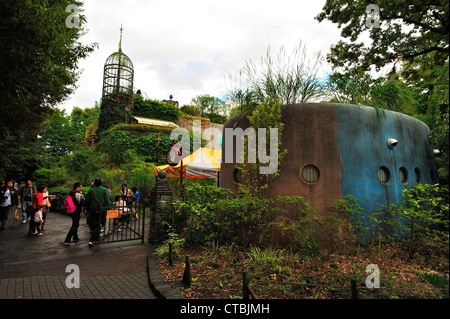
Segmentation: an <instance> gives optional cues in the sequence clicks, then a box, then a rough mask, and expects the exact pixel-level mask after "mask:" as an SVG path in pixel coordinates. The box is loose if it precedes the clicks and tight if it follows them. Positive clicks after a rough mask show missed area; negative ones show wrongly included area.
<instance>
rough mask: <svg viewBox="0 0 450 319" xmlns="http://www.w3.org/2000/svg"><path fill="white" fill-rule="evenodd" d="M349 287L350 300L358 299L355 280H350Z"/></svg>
mask: <svg viewBox="0 0 450 319" xmlns="http://www.w3.org/2000/svg"><path fill="white" fill-rule="evenodd" d="M350 286H351V289H352V299H359V293H358V282H357V281H356V279H355V278H352V279H350Z"/></svg>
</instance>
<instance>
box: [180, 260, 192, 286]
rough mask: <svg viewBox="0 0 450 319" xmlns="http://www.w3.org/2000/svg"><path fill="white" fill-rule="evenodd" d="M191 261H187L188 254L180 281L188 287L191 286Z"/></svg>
mask: <svg viewBox="0 0 450 319" xmlns="http://www.w3.org/2000/svg"><path fill="white" fill-rule="evenodd" d="M191 279H192V276H191V263H190V261H189V256H186V266H185V267H184V274H183V280H182V281H181V282H182V283H183V285H184V286H185V287H186V288H188V287H190V286H191Z"/></svg>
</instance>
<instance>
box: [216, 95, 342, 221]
mask: <svg viewBox="0 0 450 319" xmlns="http://www.w3.org/2000/svg"><path fill="white" fill-rule="evenodd" d="M281 113H282V122H283V123H284V131H283V135H282V146H281V149H285V148H287V150H288V154H287V155H286V157H285V158H284V160H283V162H282V164H281V167H280V168H281V174H280V176H278V177H277V178H276V179H275V180H273V181H272V182H271V184H270V193H271V195H273V196H276V195H299V196H303V197H305V198H306V199H307V201H308V202H309V203H310V204H312V205H313V206H314V207H315V208H316V209H317V212H318V213H319V214H321V215H326V214H327V213H328V211H329V209H330V207H331V203H332V201H333V200H334V199H340V198H342V195H341V178H342V173H341V155H340V152H339V148H338V144H337V133H338V126H337V121H336V117H335V114H334V107H333V105H332V104H317V103H302V104H295V105H285V106H282V108H281ZM248 114H249V113H245V114H241V115H238V116H236V117H234V118H232V119H230V120H229V121H228V122H227V123H226V124H225V126H224V128H229V127H241V128H243V129H245V128H247V127H248V126H249V123H248V120H247V115H248ZM222 145H226V144H225V134H224V135H223V143H222ZM225 152H226V149H225V148H223V151H222V165H221V174H220V181H219V185H220V187H224V188H228V189H231V190H233V191H237V189H238V184H236V183H235V182H234V178H233V170H234V167H235V164H233V163H225ZM233 152H235V150H233ZM306 165H314V166H316V167H317V168H318V169H319V171H320V177H319V179H318V181H317V182H316V183H314V184H308V183H306V182H303V180H302V179H301V177H300V174H301V171H302V169H303V168H304V167H305V166H306Z"/></svg>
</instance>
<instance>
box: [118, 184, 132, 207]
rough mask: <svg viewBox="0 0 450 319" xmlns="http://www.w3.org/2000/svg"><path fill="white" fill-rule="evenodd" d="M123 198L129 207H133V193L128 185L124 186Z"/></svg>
mask: <svg viewBox="0 0 450 319" xmlns="http://www.w3.org/2000/svg"><path fill="white" fill-rule="evenodd" d="M121 192H122V194H121V195H122V198H123V200H124V201H126V203H127V205H128V206H131V203H132V202H133V193H132V192H131V189H129V188H128V187H127V184H122V190H121Z"/></svg>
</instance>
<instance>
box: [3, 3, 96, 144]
mask: <svg viewBox="0 0 450 319" xmlns="http://www.w3.org/2000/svg"><path fill="white" fill-rule="evenodd" d="M69 4H75V5H77V6H78V7H79V8H80V9H81V8H82V7H83V3H82V2H81V1H73V0H62V1H41V0H27V1H24V0H20V1H12V0H6V1H1V2H0V30H1V32H0V47H1V48H2V49H1V50H0V61H2V63H1V64H0V83H1V90H0V101H2V116H1V117H0V126H1V127H2V130H1V132H0V140H3V138H4V136H5V135H8V134H11V135H12V136H14V135H17V134H20V132H21V131H23V130H26V131H27V132H33V133H37V131H38V130H39V129H40V124H41V123H42V122H43V121H44V120H45V119H46V117H47V116H48V115H49V114H51V109H52V107H53V106H55V105H56V104H58V103H60V102H62V101H64V100H65V99H67V98H68V97H69V96H70V94H71V93H73V91H74V89H75V83H76V81H77V79H78V77H79V74H80V73H79V71H78V65H79V61H80V60H81V59H83V58H85V57H87V56H88V55H89V53H91V52H92V51H93V50H94V49H95V47H96V46H97V45H96V44H87V45H86V44H83V43H81V42H80V41H79V38H80V37H81V36H82V35H83V34H85V33H86V29H85V24H86V18H85V16H84V15H83V14H80V15H79V22H80V25H79V28H68V27H67V26H66V19H67V18H68V16H69V14H70V13H68V12H66V7H67V6H68V5H69ZM72 13H73V12H72ZM2 151H5V149H4V147H2Z"/></svg>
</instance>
